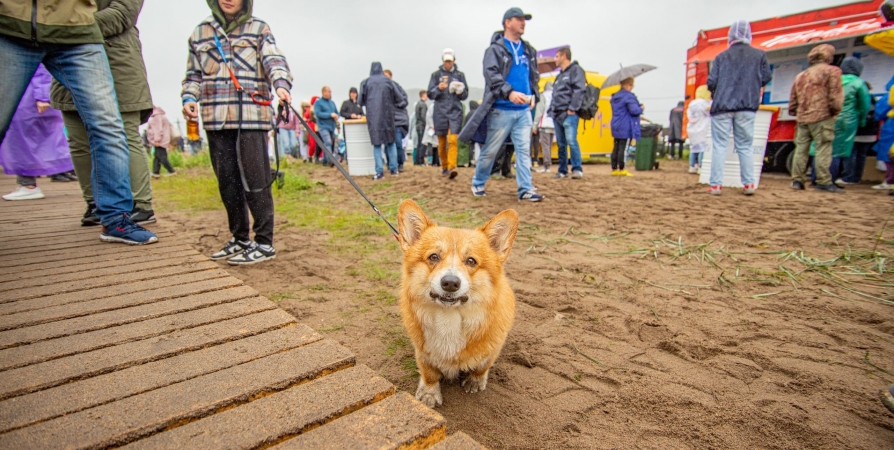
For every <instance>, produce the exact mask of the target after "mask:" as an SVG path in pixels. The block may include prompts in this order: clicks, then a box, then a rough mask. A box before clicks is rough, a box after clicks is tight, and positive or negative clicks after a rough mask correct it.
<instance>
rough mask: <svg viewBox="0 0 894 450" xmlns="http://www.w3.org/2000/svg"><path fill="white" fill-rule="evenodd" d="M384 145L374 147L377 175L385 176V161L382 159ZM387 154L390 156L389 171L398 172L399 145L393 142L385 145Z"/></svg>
mask: <svg viewBox="0 0 894 450" xmlns="http://www.w3.org/2000/svg"><path fill="white" fill-rule="evenodd" d="M382 147H383V146H382V145H374V146H373V156H374V157H375V158H376V175H383V173H384V172H383V171H384V165H385V161H384V160H383V158H382ZM384 147H385V152H386V153H387V155H388V170H389V171H391V172H396V171H397V145H396V144H395V143H394V142H392V143H390V144H385V145H384Z"/></svg>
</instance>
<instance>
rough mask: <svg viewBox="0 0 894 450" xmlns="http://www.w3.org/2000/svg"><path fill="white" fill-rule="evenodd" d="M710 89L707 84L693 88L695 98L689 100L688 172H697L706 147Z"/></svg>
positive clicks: (709, 112) (709, 122) (687, 129)
mask: <svg viewBox="0 0 894 450" xmlns="http://www.w3.org/2000/svg"><path fill="white" fill-rule="evenodd" d="M710 108H711V91H709V90H708V86H699V87H698V89H696V90H695V100H693V101H691V102H689V108H688V109H687V110H686V116H687V118H688V119H689V121H688V125H687V126H686V133H687V134H688V135H689V146H690V148H689V173H699V169H701V167H702V158H703V157H704V155H705V149H706V148H707V147H708V129H709V128H710V127H711V111H710V110H709V109H710Z"/></svg>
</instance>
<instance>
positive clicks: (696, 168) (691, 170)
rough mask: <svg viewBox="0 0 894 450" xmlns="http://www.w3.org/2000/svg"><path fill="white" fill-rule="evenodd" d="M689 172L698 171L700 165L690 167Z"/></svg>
mask: <svg viewBox="0 0 894 450" xmlns="http://www.w3.org/2000/svg"><path fill="white" fill-rule="evenodd" d="M689 173H698V167H695V166H692V167H690V168H689Z"/></svg>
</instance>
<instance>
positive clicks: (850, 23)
mask: <svg viewBox="0 0 894 450" xmlns="http://www.w3.org/2000/svg"><path fill="white" fill-rule="evenodd" d="M882 3H884V0H867V1H861V2H855V3H848V4H845V5H841V6H835V7H831V8H824V9H817V10H813V11H807V12H803V13H799V14H792V15H789V16H784V17H774V18H771V19H765V20H760V21H756V22H751V30H752V33H753V35H754V38H753V41H752V42H751V45H752V46H754V47H755V48H759V49H761V50H763V51H765V52H767V57H768V58H769V60H770V66H771V70H772V71H773V81H772V82H771V83H770V84H769V85H767V87H766V89H765V90H764V96H763V99H762V103H763V104H766V105H773V106H777V107H779V108H780V110H779V112H777V113H776V114H774V116H773V120H772V123H771V126H770V137H769V142H768V144H767V150H766V156H765V159H764V171H778V172H783V171H790V169H791V157H792V155H793V151H794V148H795V146H794V142H793V141H794V137H795V126H796V122H795V118H794V117H792V116H791V115H790V114H789V113H788V99H789V95H790V93H791V88H792V84H793V83H794V80H795V77H796V76H797V75H798V73H800V72H801V71H803V70H804V69H806V68H807V67H808V66H809V65H808V63H807V54H808V53H809V52H810V50H811V49H812V48H813V47H815V46H816V45H818V44H820V43H824V44H831V45H833V46H834V47H835V50H836V52H835V62H834V64H835V65H839V64H840V63H841V61H842V60H843V59H844V58H846V57H848V56H854V57H858V58H860V59H861V61H862V62H863V65H864V67H865V68H864V71H863V75H862V76H861V78H863V79H864V80H866V81H867V82H869V84H870V85H871V86H872V89H871V92H872V94H873V95H875V96H881V95H883V94H885V85H886V84H887V83H888V81H889V80H890V79H891V76H892V75H894V58H892V57H891V56H888V55H887V54H885V53H882V52H880V51H878V50H875V49H873V48H871V47H869V46H867V45H866V44H865V43H864V37H865V36H866V35H868V34H871V33H874V32H877V31H879V30H880V29H881V28H882V26H883V24H885V19H884V18H883V17H882V14H881V11H880V8H881V5H882ZM728 33H729V27H724V28H716V29H713V30H702V31H699V33H698V39H697V41H696V44H695V46H694V47H692V48H690V49H689V50H688V51H687V54H686V97H687V98H695V90H696V89H697V88H698V87H699V86H702V85H705V84H707V82H708V73H710V70H711V64H712V61H713V60H714V58H716V57H717V55H719V54H720V53H721V52H723V51H724V50H726V49H727V47H728V44H727V39H728V38H727V35H728ZM687 106H688V103H687Z"/></svg>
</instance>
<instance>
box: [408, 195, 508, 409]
mask: <svg viewBox="0 0 894 450" xmlns="http://www.w3.org/2000/svg"><path fill="white" fill-rule="evenodd" d="M397 220H398V230H399V234H400V245H401V249H402V250H403V253H404V259H403V277H402V281H401V295H400V311H401V316H402V319H403V323H404V327H406V329H407V333H408V334H409V336H410V339H411V340H412V341H413V347H414V348H415V351H416V366H417V367H418V368H419V374H420V378H419V388H418V389H417V390H416V398H417V399H418V400H419V401H421V402H422V403H424V404H426V405H428V406H429V407H430V408H434V407H436V406H440V405H441V404H443V397H442V395H441V384H440V382H441V380H442V379H446V380H455V379H457V378H459V376H460V374H462V375H465V376H466V377H465V378H464V380H463V382H462V386H463V388H464V389H465V391H466V392H467V393H470V394H472V393H476V392H478V391H483V390H484V389H485V388H487V376H488V372H489V371H490V368H491V366H493V364H494V362H495V361H496V359H497V357H498V356H499V355H500V351H501V350H502V349H503V344H504V343H505V342H506V336H507V335H508V334H509V329H510V328H512V322H513V320H514V319H515V294H513V292H512V289H511V288H510V287H509V280H508V279H507V278H506V275H505V274H504V273H503V263H504V262H506V259H507V258H509V253H510V251H511V250H512V243H513V241H514V240H515V235H516V233H517V232H518V214H517V213H516V212H515V211H513V210H507V211H503V212H501V213H500V214H497V216H496V217H494V218H493V219H491V221H490V222H488V223H487V224H486V225H484V226H483V227H481V228H478V229H476V230H461V229H454V228H444V227H439V226H437V225H435V223H434V222H432V221H431V220H430V219H429V218H428V217H426V216H425V213H423V212H422V209H421V208H420V207H419V205H417V204H416V203H415V202H413V201H412V200H404V201H403V202H402V203H401V205H400V209H399V210H398V219H397Z"/></svg>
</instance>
